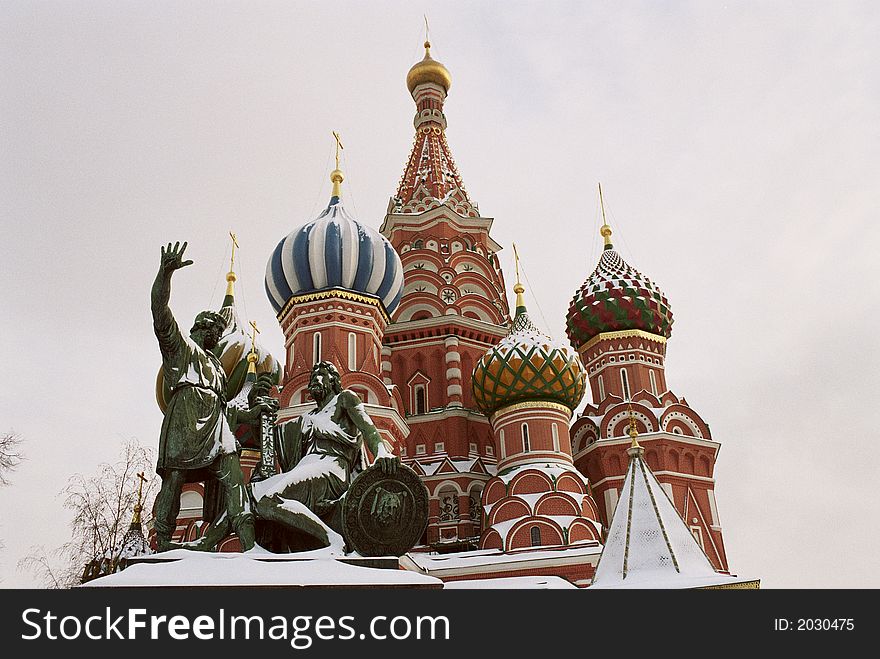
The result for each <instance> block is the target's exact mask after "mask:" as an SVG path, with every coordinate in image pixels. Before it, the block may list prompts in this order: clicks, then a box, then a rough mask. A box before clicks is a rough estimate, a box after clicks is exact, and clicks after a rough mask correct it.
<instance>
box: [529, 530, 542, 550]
mask: <svg viewBox="0 0 880 659" xmlns="http://www.w3.org/2000/svg"><path fill="white" fill-rule="evenodd" d="M530 533H531V535H532V547H540V546H541V528H540V527H539V526H533V527H532V528H531V531H530Z"/></svg>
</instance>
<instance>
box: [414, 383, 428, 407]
mask: <svg viewBox="0 0 880 659" xmlns="http://www.w3.org/2000/svg"><path fill="white" fill-rule="evenodd" d="M415 396H416V414H424V413H425V412H427V411H428V405H427V402H426V400H425V385H423V384H417V385H416V388H415Z"/></svg>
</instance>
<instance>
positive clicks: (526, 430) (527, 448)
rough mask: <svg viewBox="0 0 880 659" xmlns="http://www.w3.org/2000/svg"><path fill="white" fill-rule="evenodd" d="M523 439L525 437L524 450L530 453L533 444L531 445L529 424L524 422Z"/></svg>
mask: <svg viewBox="0 0 880 659" xmlns="http://www.w3.org/2000/svg"><path fill="white" fill-rule="evenodd" d="M522 439H523V451H525V452H526V453H528V452H529V451H530V450H531V446H530V445H529V424H527V423H524V424H522Z"/></svg>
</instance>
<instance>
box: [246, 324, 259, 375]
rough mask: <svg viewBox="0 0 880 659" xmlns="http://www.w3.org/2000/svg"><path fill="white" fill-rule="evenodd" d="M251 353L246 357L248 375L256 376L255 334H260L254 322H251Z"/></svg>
mask: <svg viewBox="0 0 880 659" xmlns="http://www.w3.org/2000/svg"><path fill="white" fill-rule="evenodd" d="M251 327H252V328H253V330H251V351H250V353H249V354H248V356H247V360H248V375H256V374H257V334H259V333H260V330H258V329H257V323H256V321H253V320H252V321H251Z"/></svg>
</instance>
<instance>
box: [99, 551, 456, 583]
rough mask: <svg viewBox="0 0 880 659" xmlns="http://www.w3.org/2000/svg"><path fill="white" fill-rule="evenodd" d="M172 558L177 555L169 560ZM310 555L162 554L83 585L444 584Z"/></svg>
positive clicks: (395, 571) (181, 552)
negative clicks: (155, 560)
mask: <svg viewBox="0 0 880 659" xmlns="http://www.w3.org/2000/svg"><path fill="white" fill-rule="evenodd" d="M312 553H313V552H308V554H312ZM172 554H173V555H174V556H170V555H172ZM180 554H184V556H180ZM306 555H307V554H306V553H303V554H285V555H283V556H281V555H276V558H275V559H274V560H265V558H266V556H265V555H264V554H262V553H261V552H247V553H245V554H231V553H201V552H188V551H185V550H176V551H174V552H166V553H165V554H163V555H162V556H163V557H168V558H171V559H172V560H162V561H159V562H153V563H136V564H134V565H131V566H130V567H128V568H127V569H125V570H123V571H122V572H118V573H116V574H112V575H109V576H106V577H101V578H100V579H95V580H93V581H90V582H88V584H86V586H84V587H89V588H92V587H94V588H101V587H129V586H136V587H143V586H154V587H156V586H202V587H205V586H268V587H285V586H286V587H296V586H376V587H382V586H422V587H435V588H439V587H441V586H442V582H441V581H440V580H439V579H437V578H435V577H430V576H427V575H423V574H418V573H415V572H410V571H407V570H393V569H379V568H368V567H359V566H355V565H350V564H348V563H345V562H342V561H338V560H335V559H332V558H304V556H306Z"/></svg>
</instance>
